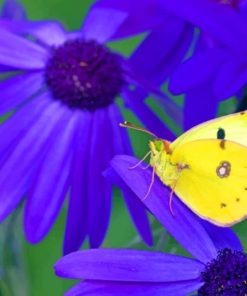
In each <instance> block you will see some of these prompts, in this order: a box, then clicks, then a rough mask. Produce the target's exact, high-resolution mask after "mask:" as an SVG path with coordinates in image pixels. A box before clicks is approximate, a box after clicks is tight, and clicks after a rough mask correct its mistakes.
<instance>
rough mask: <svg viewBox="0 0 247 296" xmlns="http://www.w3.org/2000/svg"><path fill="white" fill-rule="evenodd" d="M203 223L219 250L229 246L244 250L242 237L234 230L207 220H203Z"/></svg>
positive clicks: (233, 248)
mask: <svg viewBox="0 0 247 296" xmlns="http://www.w3.org/2000/svg"><path fill="white" fill-rule="evenodd" d="M202 223H203V226H204V228H205V229H206V230H207V232H208V234H209V236H210V237H211V238H212V241H213V242H214V244H215V246H216V248H217V249H218V250H222V249H224V248H229V249H232V250H238V251H243V247H242V245H241V242H240V239H239V238H238V236H237V235H236V234H235V233H234V232H233V230H231V229H230V228H225V227H217V226H215V225H213V224H212V223H209V222H207V221H202Z"/></svg>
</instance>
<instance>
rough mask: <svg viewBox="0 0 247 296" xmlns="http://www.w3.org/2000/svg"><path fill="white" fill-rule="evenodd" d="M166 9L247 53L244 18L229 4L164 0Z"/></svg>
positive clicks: (246, 22)
mask: <svg viewBox="0 0 247 296" xmlns="http://www.w3.org/2000/svg"><path fill="white" fill-rule="evenodd" d="M160 5H162V6H163V8H165V9H167V11H169V12H171V13H173V14H175V15H177V16H180V17H182V18H184V19H185V20H187V21H189V22H191V23H192V24H193V25H195V26H196V27H199V28H200V29H201V30H202V31H205V32H206V33H208V34H210V35H211V36H213V37H214V38H216V40H219V41H220V42H221V43H222V44H224V45H227V46H228V47H230V48H232V49H234V50H235V51H237V52H244V53H247V31H246V25H247V21H246V19H245V18H244V17H243V16H242V15H241V14H239V13H238V12H237V11H235V10H234V9H232V8H231V7H230V5H223V4H220V3H219V2H217V1H209V0H187V1H184V0H175V1H170V0H164V1H162V2H161V4H160Z"/></svg>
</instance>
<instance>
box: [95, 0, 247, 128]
mask: <svg viewBox="0 0 247 296" xmlns="http://www.w3.org/2000/svg"><path fill="white" fill-rule="evenodd" d="M239 2H241V3H239ZM243 2H244V1H237V0H236V1H235V0H232V1H221V0H214V1H212V0H199V1H195V0H188V1H186V2H185V1H184V0H174V1H164V0H155V1H148V0H146V1H144V4H143V5H142V7H138V8H137V5H138V4H137V3H134V2H133V1H121V0H120V1H113V0H99V1H97V2H96V4H95V5H94V9H95V10H96V11H97V12H98V13H99V12H100V11H103V10H104V8H105V7H108V6H111V7H113V8H114V9H117V10H119V11H124V12H125V11H126V6H128V8H129V6H131V7H132V9H128V13H129V14H128V18H126V20H125V21H124V22H123V24H122V25H121V26H120V27H119V29H118V31H117V32H116V34H115V35H114V38H117V37H121V36H125V35H126V34H133V33H137V32H138V31H135V30H136V29H139V31H141V30H142V29H143V28H144V27H145V24H147V25H149V24H151V23H152V22H153V19H152V18H151V17H150V15H152V14H155V15H156V19H155V22H156V27H155V29H154V30H152V32H151V33H150V34H149V35H148V36H147V38H146V39H144V42H143V44H142V45H141V46H140V47H139V48H138V49H137V52H138V53H140V51H143V52H145V50H147V51H149V52H152V53H153V55H154V56H155V57H156V63H155V64H154V63H153V62H152V61H150V64H151V65H150V66H149V64H148V65H146V63H145V62H143V60H142V59H139V60H137V61H135V62H134V63H133V64H132V66H133V67H134V66H135V65H137V66H138V69H141V70H142V73H145V76H146V77H149V76H150V75H151V76H152V79H153V83H156V85H157V86H161V85H162V84H163V83H164V82H167V80H168V79H169V78H170V76H171V75H172V74H174V70H175V69H176V68H177V67H178V66H179V64H180V63H181V62H182V61H183V60H185V59H186V58H188V57H190V56H191V54H192V52H193V51H194V52H195V54H193V56H194V55H196V54H197V53H198V52H201V51H203V53H204V51H205V49H211V48H212V46H214V44H218V43H221V44H222V45H224V46H225V47H226V48H227V50H228V51H229V50H230V51H231V50H235V51H236V50H237V52H239V51H242V50H246V49H247V42H246V40H247V32H246V30H245V27H246V22H245V20H244V19H243V17H242V15H240V13H238V12H236V11H234V10H233V9H232V8H231V7H233V8H234V9H236V7H237V5H242V7H241V9H242V10H241V11H243V4H244V3H243ZM223 4H227V5H223ZM142 17H143V18H144V19H145V23H141V25H140V22H139V19H140V18H142ZM138 22H139V26H137V23H138ZM152 25H153V23H152ZM133 28H135V29H133ZM198 28H199V29H200V36H199V37H198ZM157 44H158V46H157ZM216 55H217V65H218V64H219V63H220V62H221V61H222V60H223V59H224V58H225V54H224V53H222V50H218V49H217V50H216V51H212V52H211V50H209V52H208V54H207V55H206V54H204V55H202V56H201V57H200V58H199V57H198V59H195V62H194V63H193V65H191V67H190V68H189V69H188V70H187V71H184V70H183V69H184V67H182V68H181V71H180V70H179V71H178V73H175V75H174V78H172V80H171V81H170V84H169V85H170V90H171V92H172V93H173V94H184V92H186V93H185V96H184V98H185V100H184V108H183V114H181V115H179V114H176V116H174V114H173V113H172V112H170V114H169V115H171V117H172V118H173V119H174V118H175V121H176V122H177V123H178V124H179V125H180V127H183V129H184V130H187V129H189V128H191V127H192V126H194V125H196V124H198V123H201V122H203V121H206V120H208V119H211V118H214V117H215V116H216V114H217V108H218V105H219V103H220V101H221V100H222V99H224V98H222V97H221V98H219V97H217V96H216V95H215V94H214V92H213V90H212V87H210V84H212V81H211V82H210V81H207V78H208V76H207V75H208V72H209V71H210V73H211V74H212V76H213V75H215V72H216V67H214V64H215V63H216V62H215V60H216V57H215V56H216ZM138 69H137V71H138ZM179 69H180V67H179ZM223 71H224V69H223ZM223 71H222V72H223ZM228 73H231V72H230V71H228ZM206 76H207V77H206ZM229 76H231V74H229ZM202 79H204V80H203V83H202ZM225 84H227V81H226V83H225ZM185 86H186V87H185ZM228 88H229V85H228ZM223 89H224V88H223ZM129 92H130V91H129ZM132 94H133V95H135V98H136V97H137V98H142V99H144V98H146V97H147V95H146V94H145V93H144V91H143V90H141V91H140V90H138V89H137V90H134V92H132ZM166 94H167V97H170V95H169V93H168V92H167V91H166ZM134 101H136V100H134ZM132 102H133V100H132V101H131V103H132ZM131 103H130V104H131ZM159 104H160V106H161V107H162V108H165V110H169V111H170V109H171V110H172V109H173V108H174V106H173V105H171V104H170V106H169V104H168V102H167V101H166V102H165V104H164V101H163V100H159ZM137 112H138V109H137Z"/></svg>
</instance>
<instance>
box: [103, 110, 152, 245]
mask: <svg viewBox="0 0 247 296" xmlns="http://www.w3.org/2000/svg"><path fill="white" fill-rule="evenodd" d="M109 112H110V117H111V119H112V120H111V125H112V137H113V139H114V143H113V144H114V155H116V154H120V153H132V148H131V145H130V139H129V137H128V134H127V130H126V129H123V128H120V127H119V123H120V122H124V120H123V117H122V115H121V113H120V110H119V108H118V107H117V106H116V105H113V106H112V107H111V108H109ZM104 175H105V177H106V178H108V179H110V181H111V182H113V183H114V184H115V185H117V186H118V185H119V184H118V182H121V181H122V180H121V178H119V177H118V175H116V174H115V172H114V171H113V170H112V169H108V170H107V171H106V172H104ZM109 175H111V177H110V178H109ZM122 183H123V182H122ZM124 185H125V184H124ZM119 187H120V186H119ZM121 189H122V191H123V197H124V200H125V203H126V205H127V208H128V210H129V213H130V216H131V217H132V220H133V222H134V225H135V227H136V229H137V231H138V232H139V234H140V235H141V237H142V238H143V240H144V242H146V243H147V244H148V245H151V244H152V241H153V240H152V232H151V228H150V224H149V220H148V217H147V212H146V209H145V208H144V207H143V205H142V204H141V202H140V201H139V199H138V198H137V197H136V196H133V193H132V192H131V190H129V188H128V187H127V186H125V187H121Z"/></svg>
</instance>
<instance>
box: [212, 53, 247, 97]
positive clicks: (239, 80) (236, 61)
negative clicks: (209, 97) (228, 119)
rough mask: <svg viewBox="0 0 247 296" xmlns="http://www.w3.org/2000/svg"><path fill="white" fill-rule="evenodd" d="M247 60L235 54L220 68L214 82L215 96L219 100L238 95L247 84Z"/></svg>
mask: <svg viewBox="0 0 247 296" xmlns="http://www.w3.org/2000/svg"><path fill="white" fill-rule="evenodd" d="M246 68H247V60H246V59H245V57H236V56H235V55H234V54H233V53H232V55H231V56H230V57H229V59H228V60H227V61H225V63H224V64H223V65H222V66H221V67H220V69H219V71H218V73H217V76H216V79H215V81H214V88H213V90H214V94H215V96H216V97H217V98H219V99H228V98H229V97H231V96H234V95H236V94H238V92H239V90H241V88H242V87H243V86H244V85H245V84H246V82H247V70H246Z"/></svg>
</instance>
